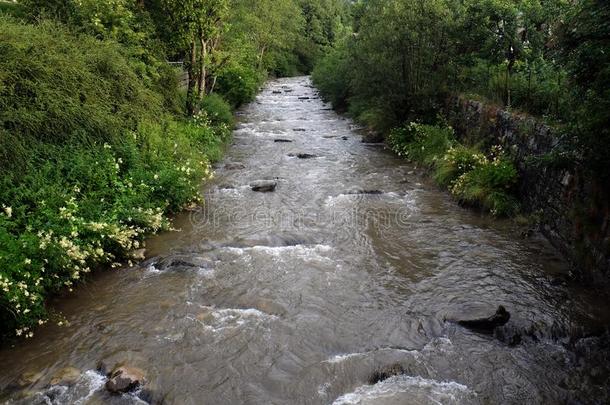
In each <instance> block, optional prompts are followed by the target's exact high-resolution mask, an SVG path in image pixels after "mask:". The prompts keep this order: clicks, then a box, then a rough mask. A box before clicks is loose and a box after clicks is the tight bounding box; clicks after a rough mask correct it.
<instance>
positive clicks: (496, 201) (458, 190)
mask: <svg viewBox="0 0 610 405" xmlns="http://www.w3.org/2000/svg"><path fill="white" fill-rule="evenodd" d="M517 178H518V175H517V170H516V169H515V166H514V165H513V164H512V163H511V162H510V161H508V160H507V159H505V158H503V157H496V158H494V159H493V160H485V161H483V162H481V163H480V164H478V165H477V166H476V167H474V168H473V169H472V170H470V171H467V172H465V173H463V174H462V175H460V176H459V177H458V178H457V180H455V182H454V183H453V185H452V186H451V188H450V190H451V194H453V196H454V197H456V198H457V199H458V200H459V201H461V202H463V203H466V204H469V205H475V206H480V207H481V208H483V209H485V210H487V211H489V212H491V214H492V215H495V216H510V215H514V214H515V213H516V212H517V210H518V207H519V203H518V201H517V199H516V198H515V197H514V196H513V194H512V189H513V188H514V186H515V184H516V182H517Z"/></svg>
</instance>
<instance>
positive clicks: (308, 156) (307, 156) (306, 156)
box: [288, 153, 317, 159]
mask: <svg viewBox="0 0 610 405" xmlns="http://www.w3.org/2000/svg"><path fill="white" fill-rule="evenodd" d="M288 156H290V157H296V158H299V159H313V158H316V157H317V156H316V155H312V154H311V153H290V154H288Z"/></svg>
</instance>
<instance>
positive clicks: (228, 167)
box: [225, 162, 246, 170]
mask: <svg viewBox="0 0 610 405" xmlns="http://www.w3.org/2000/svg"><path fill="white" fill-rule="evenodd" d="M245 168H246V165H244V164H243V163H239V162H234V163H227V164H225V169H226V170H242V169H245Z"/></svg>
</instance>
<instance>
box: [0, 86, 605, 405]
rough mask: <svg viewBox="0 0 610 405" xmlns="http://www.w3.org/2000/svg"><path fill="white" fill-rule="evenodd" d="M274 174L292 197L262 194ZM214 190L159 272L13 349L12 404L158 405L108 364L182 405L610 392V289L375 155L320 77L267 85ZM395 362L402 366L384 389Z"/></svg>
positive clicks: (134, 275) (472, 399)
mask: <svg viewBox="0 0 610 405" xmlns="http://www.w3.org/2000/svg"><path fill="white" fill-rule="evenodd" d="M280 138H281V139H284V140H292V141H293V142H275V140H276V139H280ZM299 153H307V154H312V155H315V157H312V158H309V159H300V158H298V157H296V156H289V155H291V154H293V155H295V154H299ZM260 179H276V180H277V183H278V185H277V189H276V191H275V192H273V193H255V192H253V191H251V190H250V187H249V184H250V182H252V181H254V180H260ZM362 191H369V192H370V193H362ZM372 191H375V192H372ZM204 192H205V194H206V195H207V205H206V207H205V209H204V210H202V211H197V212H191V213H189V214H185V215H182V216H180V217H178V218H177V220H176V227H178V228H181V229H182V232H173V233H167V234H164V235H160V236H158V237H156V238H153V239H152V240H151V241H149V243H148V249H149V250H148V256H149V259H148V260H147V261H146V262H144V263H142V264H141V265H140V266H138V267H135V268H132V269H121V270H117V271H108V272H103V273H100V274H98V275H96V276H95V277H94V279H93V280H91V281H90V282H88V283H87V284H86V285H84V286H82V287H80V288H79V289H78V291H76V293H75V294H74V295H71V296H69V297H67V298H63V299H62V300H61V301H60V302H59V303H58V304H57V309H58V310H59V311H61V312H62V313H63V314H64V315H65V317H66V318H67V320H68V321H69V326H68V327H58V326H56V325H48V326H45V327H43V328H41V329H40V330H39V331H38V332H37V335H36V336H35V337H34V338H33V339H32V340H31V341H27V342H25V343H23V344H20V345H19V346H18V347H16V348H11V349H5V350H4V351H2V352H0V365H1V369H0V389H2V390H3V392H4V394H2V395H0V401H8V402H9V403H14V402H17V403H47V404H73V403H75V404H76V403H78V404H102V403H111V404H132V403H144V401H142V400H141V399H139V398H138V396H137V393H136V394H129V395H123V396H110V395H109V394H107V393H106V392H105V390H104V388H103V385H104V382H105V377H104V376H103V375H101V374H100V373H98V372H96V371H95V370H96V365H97V364H98V362H99V361H105V362H106V363H107V364H109V365H110V366H112V365H113V364H114V363H116V362H121V361H124V362H127V363H128V364H130V365H132V366H135V367H139V368H141V369H142V370H144V371H145V373H146V375H147V379H148V384H147V387H149V388H150V389H151V390H152V394H150V393H149V394H148V395H147V396H146V398H147V399H150V398H153V399H154V400H155V401H164V403H167V404H241V403H244V404H332V403H335V404H438V403H442V404H471V403H473V404H479V403H480V404H491V403H503V404H507V403H515V404H543V403H544V404H546V403H550V404H554V403H568V402H570V401H574V402H572V403H604V402H605V401H608V399H609V398H610V397H609V395H608V364H609V363H610V362H609V359H610V356H609V354H608V353H609V349H608V347H607V345H608V339H607V338H605V337H604V336H605V335H602V334H600V332H602V331H603V327H604V325H607V324H608V318H609V316H608V313H609V311H608V308H609V304H608V301H607V296H606V297H602V298H599V293H592V292H591V290H590V289H588V288H584V287H578V286H577V285H575V284H572V283H570V282H566V281H564V275H565V274H566V271H567V269H566V265H565V263H563V261H562V260H561V259H559V258H558V257H557V256H556V254H555V253H554V252H553V251H552V250H551V249H550V248H549V247H548V246H547V245H546V243H545V242H544V241H543V240H540V239H537V238H534V239H523V238H521V237H520V236H519V232H518V230H516V229H514V227H513V225H512V224H511V223H509V222H503V221H494V220H491V219H490V218H487V217H485V216H481V215H480V214H477V213H474V212H472V211H468V210H464V209H462V208H460V207H458V206H457V205H456V204H455V203H454V202H453V201H451V199H450V198H449V197H448V196H447V194H446V193H444V192H442V191H439V190H438V189H437V188H436V187H435V186H433V185H432V184H430V183H429V182H428V181H427V180H425V178H424V177H422V176H421V175H420V174H419V172H417V171H414V168H413V167H412V166H410V165H409V164H407V163H405V161H403V160H400V159H398V158H396V157H395V156H393V155H392V154H390V153H389V152H387V151H385V150H384V149H383V148H382V147H379V146H372V145H366V144H363V143H361V142H360V136H359V134H358V132H357V131H356V130H355V129H353V128H352V123H351V122H350V121H349V120H347V119H345V118H343V117H340V116H338V115H337V114H336V113H334V112H333V111H330V110H329V109H328V105H325V104H324V103H323V102H322V101H320V100H319V99H318V98H317V95H316V91H315V89H313V88H312V86H311V85H310V81H309V78H306V77H301V78H291V79H282V80H276V81H272V82H270V83H268V85H267V86H266V88H265V89H264V91H263V92H262V93H261V94H260V95H259V96H258V98H257V100H256V102H253V103H252V104H251V105H249V106H248V107H247V108H245V109H244V110H243V111H242V112H241V113H240V124H239V125H238V127H237V129H236V131H235V135H234V145H233V146H232V148H231V149H230V150H229V152H228V156H227V158H226V159H225V162H224V163H223V164H221V165H219V168H218V170H217V176H216V179H215V180H214V181H213V182H212V184H210V185H208V186H206V188H205V190H204ZM596 296H597V297H598V298H595V297H596ZM500 304H501V305H504V306H505V307H506V308H507V309H508V311H510V312H511V314H512V317H511V319H510V321H509V323H508V324H507V325H505V326H503V327H501V328H499V329H498V330H496V333H495V336H486V335H480V334H477V333H475V332H472V331H469V330H466V329H464V328H461V327H459V326H457V325H456V324H455V323H453V322H451V320H455V319H464V318H465V319H468V318H477V317H481V316H487V315H489V314H491V313H493V312H494V311H495V309H496V308H497V306H498V305H500ZM600 335H601V336H600ZM396 365H399V366H400V368H402V370H403V371H404V373H403V374H401V375H398V376H394V377H391V378H389V379H386V380H384V381H381V382H377V383H375V384H370V383H369V381H370V378H371V376H372V375H373V374H374V373H375V371H376V370H380V369H383V368H384V367H388V366H395V368H396V367H398V366H396ZM65 367H75V368H77V369H78V370H80V372H81V373H82V374H81V376H80V378H79V379H78V381H77V382H76V384H74V385H71V386H69V387H68V386H57V385H56V386H52V385H51V386H50V385H49V384H50V380H51V379H52V377H53V376H54V375H55V374H56V373H57V372H58V371H59V370H62V369H64V368H65ZM24 373H25V374H28V373H29V376H30V380H31V384H30V385H29V386H27V387H25V388H23V389H19V390H17V389H16V388H15V387H16V386H17V385H18V384H17V381H18V380H19V377H20V376H23V375H24ZM32 376H33V378H32ZM22 380H23V377H22ZM21 385H28V384H23V382H22V384H21ZM22 398H25V399H22Z"/></svg>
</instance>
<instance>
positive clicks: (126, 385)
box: [106, 366, 146, 394]
mask: <svg viewBox="0 0 610 405" xmlns="http://www.w3.org/2000/svg"><path fill="white" fill-rule="evenodd" d="M145 381H146V379H145V377H144V372H143V371H142V370H140V369H139V368H135V367H129V366H120V367H116V368H115V369H114V370H112V373H110V376H109V379H108V381H106V389H107V390H108V391H110V392H112V393H115V394H117V393H121V392H128V391H131V390H133V389H135V388H137V387H139V386H140V385H143V384H144V382H145Z"/></svg>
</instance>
